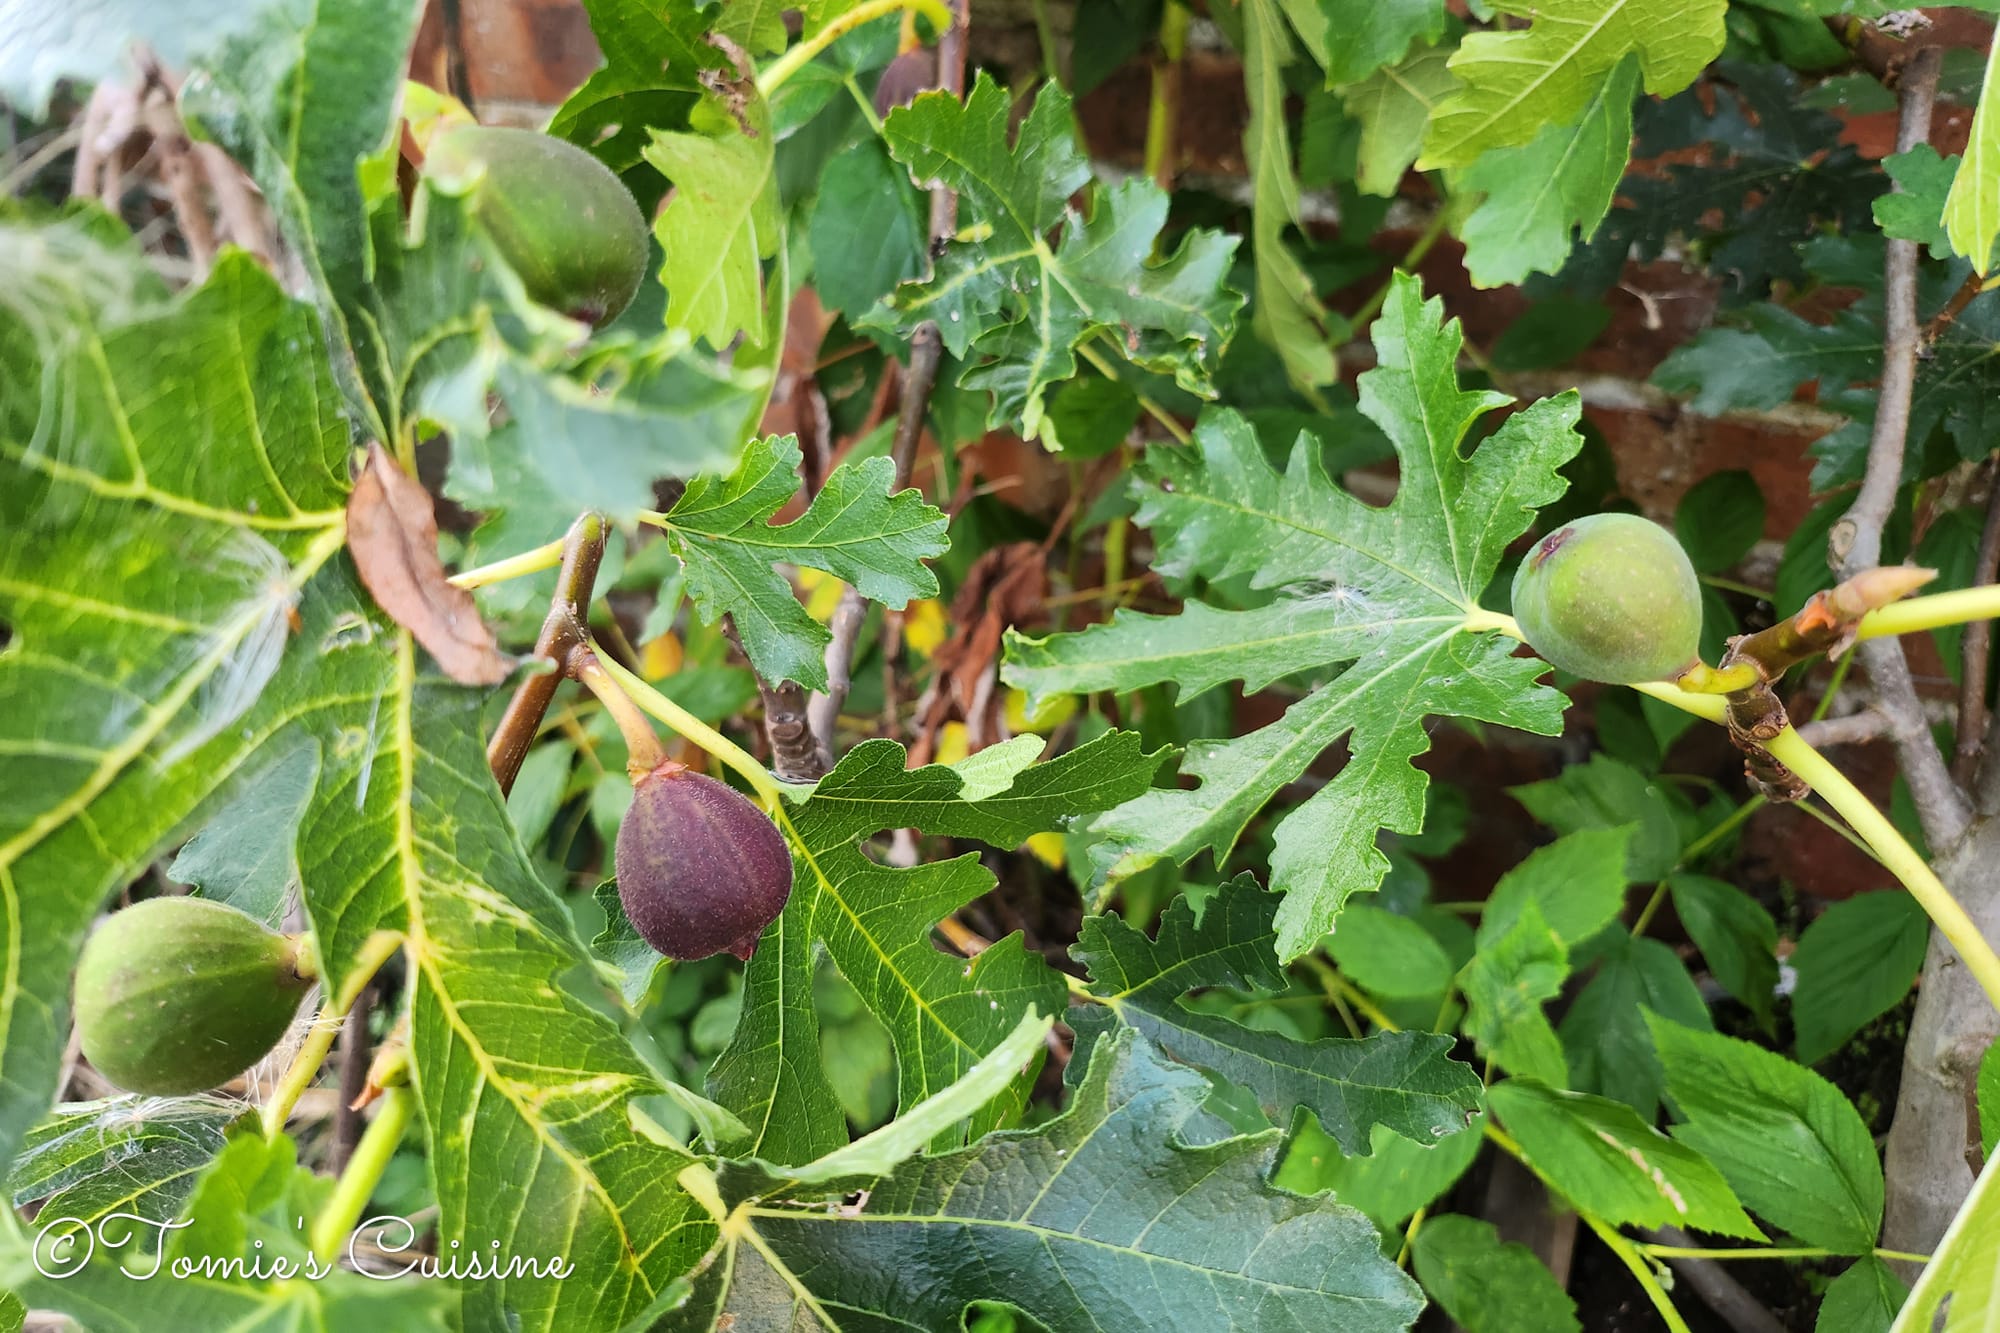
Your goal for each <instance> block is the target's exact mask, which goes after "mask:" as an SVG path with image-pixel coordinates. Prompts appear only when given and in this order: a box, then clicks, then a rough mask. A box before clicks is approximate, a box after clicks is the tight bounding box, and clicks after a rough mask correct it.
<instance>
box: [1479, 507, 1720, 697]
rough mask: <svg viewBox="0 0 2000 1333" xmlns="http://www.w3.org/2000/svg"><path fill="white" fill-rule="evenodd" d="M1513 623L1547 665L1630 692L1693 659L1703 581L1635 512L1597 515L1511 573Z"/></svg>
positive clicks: (1556, 536)
mask: <svg viewBox="0 0 2000 1333" xmlns="http://www.w3.org/2000/svg"><path fill="white" fill-rule="evenodd" d="M1514 618H1515V619H1516V620H1517V621H1519V622H1520V625H1521V632H1522V633H1523V634H1524V635H1525V636H1526V637H1527V640H1528V646H1529V647H1530V648H1533V649H1534V650H1535V652H1536V653H1537V654H1538V655H1540V656H1541V657H1542V658H1543V659H1544V660H1545V661H1547V662H1549V663H1551V664H1553V665H1555V666H1559V667H1561V668H1562V669H1563V670H1565V671H1569V672H1573V673H1574V674H1576V675H1579V676H1582V677H1583V678H1584V679H1586V680H1601V681H1608V682H1610V683H1612V684H1615V685H1634V684H1637V683H1639V682H1640V681H1645V680H1661V679H1664V678H1666V677H1670V676H1676V675H1679V674H1680V672H1682V671H1683V670H1685V669H1686V668H1688V667H1690V666H1692V665H1694V663H1695V661H1696V660H1697V654H1698V646H1699V643H1700V639H1701V584H1700V582H1699V581H1698V580H1697V579H1696V578H1695V573H1694V566H1693V565H1691V564H1689V563H1688V558H1687V552H1685V551H1683V550H1682V549H1681V546H1680V543H1679V542H1677V541H1675V540H1674V537H1673V534H1672V533H1670V532H1668V531H1667V530H1666V529H1665V528H1663V527H1661V526H1660V525H1659V524H1657V523H1653V522H1649V521H1648V520H1646V519H1643V518H1641V517H1639V516H1638V515H1636V514H1594V515H1592V516H1591V517H1589V518H1580V519H1577V520H1576V521H1574V522H1572V523H1565V524H1564V525H1563V526H1562V527H1560V528H1557V529H1556V530H1555V531H1554V532H1551V533H1550V534H1549V535H1548V536H1546V537H1544V538H1542V539H1541V540H1540V541H1539V542H1536V543H1535V548H1534V550H1532V551H1530V552H1528V558H1527V559H1525V560H1523V561H1522V562H1521V567H1520V569H1519V570H1517V571H1516V572H1515V574H1514Z"/></svg>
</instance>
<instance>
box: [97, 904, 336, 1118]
mask: <svg viewBox="0 0 2000 1333" xmlns="http://www.w3.org/2000/svg"><path fill="white" fill-rule="evenodd" d="M316 975H317V969H316V967H315V966H314V961H313V957H312V951H311V946H310V944H309V942H308V941H307V940H306V939H305V938H304V937H301V936H287V935H280V934H279V933H278V932H276V931H274V930H271V929H269V928H267V927H266V926H264V925H263V923H261V922H259V921H255V920H253V919H252V918H250V917H248V916H246V915H244V914H243V913H242V912H239V911H237V910H236V909H235V908H233V907H227V906H224V905H223V904H221V903H217V902H211V901H209V900H207V899H204V898H150V899H147V900H146V901H145V902H142V903H136V904H134V905H133V906H131V907H128V908H126V909H125V910H123V911H121V912H114V913H113V914H112V915H111V916H109V917H107V918H106V919H105V920H104V921H103V922H102V923H101V924H99V926H98V927H97V929H96V930H94V931H93V932H91V935H90V938H89V939H88V940H86V941H85V942H84V946H83V953H82V956H81V957H80V958H79V959H78V960H77V967H76V1030H77V1038H78V1041H79V1043H80V1045H81V1046H82V1048H83V1054H84V1056H85V1057H86V1058H87V1059H88V1060H89V1061H90V1063H91V1066H92V1067H93V1068H95V1069H96V1070H97V1072H98V1073H100V1074H102V1075H104V1077H105V1078H107V1079H109V1080H111V1082H113V1083H115V1084H117V1085H118V1086H119V1087H121V1088H124V1089H126V1090H127V1091H129V1092H138V1093H145V1094H148V1095H152V1096H160V1097H177V1096H183V1095H185V1094H188V1093H195V1092H206V1091H207V1090H208V1089H210V1088H215V1087H219V1086H221V1085H222V1084H224V1083H227V1082H228V1081H229V1080H230V1079H232V1078H234V1077H236V1076H237V1075H238V1074H240V1073H242V1072H243V1071H244V1070H246V1069H248V1068H249V1067H250V1066H251V1065H254V1064H256V1063H257V1062H258V1061H259V1060H261V1059H263V1058H264V1057H265V1056H266V1055H268V1054H270V1052H271V1048H272V1047H274V1046H276V1045H277V1044H278V1039H279V1038H281V1037H283V1036H284V1035H285V1029H286V1028H288V1027H289V1026H291V1022H292V1018H293V1015H295V1014H296V1013H297V1012H298V1007H299V1000H300V998H301V997H303V996H304V995H305V993H306V991H307V990H308V989H310V988H311V986H312V983H313V980H314V978H315V976H316Z"/></svg>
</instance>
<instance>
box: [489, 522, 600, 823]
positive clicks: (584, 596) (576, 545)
mask: <svg viewBox="0 0 2000 1333" xmlns="http://www.w3.org/2000/svg"><path fill="white" fill-rule="evenodd" d="M605 531H606V529H605V523H604V516H603V515H601V514H585V515H583V516H582V517H580V518H578V519H577V521H576V522H575V523H573V524H571V525H570V530H569V535H568V536H566V537H565V538H564V539H563V562H562V572H561V573H559V574H558V575H557V576H556V591H555V596H554V597H552V598H551V599H550V601H549V614H548V617H547V618H546V619H545V620H543V621H542V632H541V634H540V635H538V636H537V637H536V639H535V652H534V655H535V656H536V657H537V658H542V659H545V660H547V661H549V662H551V663H556V664H560V663H561V662H562V661H563V659H564V658H565V656H566V655H567V654H568V652H569V650H570V649H571V648H573V647H575V646H576V645H577V644H578V643H580V642H581V641H582V638H581V630H580V628H579V627H580V626H582V625H584V624H586V623H588V619H589V607H590V596H591V590H592V589H593V588H594V587H595V586H596V584H597V567H598V565H599V564H600V563H601V562H602V561H603V559H604V537H605ZM562 682H563V676H562V672H561V671H560V670H555V671H544V672H541V673H540V674H538V675H533V676H529V677H528V678H527V679H526V680H524V681H522V682H521V684H520V686H519V687H518V688H516V689H515V691H514V697H513V698H512V699H509V700H508V701H507V711H506V712H505V713H503V714H501V717H500V724H499V725H498V726H496V727H495V728H494V729H493V736H492V739H490V740H489V741H487V742H486V762H487V763H488V764H489V765H490V766H491V767H492V769H493V776H494V778H495V779H497V780H498V781H499V783H500V792H501V794H502V795H503V796H504V795H505V794H506V793H508V792H510V791H512V790H513V789H514V779H515V778H516V777H518V776H520V772H521V762H522V761H523V760H524V759H526V758H527V757H528V749H529V747H530V746H532V745H533V744H534V743H535V734H536V732H538V731H539V730H540V729H541V725H542V717H543V715H544V714H546V713H547V712H548V711H549V704H550V703H551V702H553V701H554V699H555V697H556V690H557V689H558V688H560V687H561V685H562Z"/></svg>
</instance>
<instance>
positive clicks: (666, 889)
mask: <svg viewBox="0 0 2000 1333" xmlns="http://www.w3.org/2000/svg"><path fill="white" fill-rule="evenodd" d="M614 868H615V869H616V871H617V874H618V901H619V902H620V903H622V904H624V907H625V918H626V920H628V921H630V922H631V923H632V928H633V929H634V930H636V931H638V932H639V934H640V936H641V938H643V939H644V940H645V941H646V943H648V944H650V945H652V946H653V947H654V948H655V949H657V950H659V951H660V952H661V953H663V954H665V955H666V956H667V957H669V958H679V959H683V960H693V959H696V958H706V957H708V956H709V955H710V954H718V953H721V952H723V951H724V950H725V949H726V950H728V951H729V952H730V953H733V954H735V955H736V956H737V957H738V958H743V959H747V958H749V957H750V954H751V951H752V950H754V949H755V948H756V947H757V938H758V936H760V935H762V934H763V933H764V927H766V926H768V925H770V924H771V922H772V921H774V920H775V919H777V915H778V913H780V912H782V911H784V910H785V900H786V899H787V898H789V897H791V895H792V854H791V853H790V852H789V851H788V850H786V847H785V840H784V837H783V836H782V835H780V834H779V832H778V829H777V826H776V825H775V824H773V823H772V822H771V821H770V820H769V819H767V818H765V816H764V812H763V811H761V810H759V809H758V808H757V807H756V806H755V805H753V804H752V803H751V802H750V800H749V798H748V797H746V796H744V795H743V794H742V793H741V792H739V791H737V790H736V789H735V788H734V787H731V786H729V785H728V784H727V783H722V782H717V781H716V780H715V779H714V778H711V777H704V776H703V775H701V774H700V773H695V772H691V771H690V770H689V769H687V768H686V767H684V766H682V765H680V764H677V763H674V762H672V761H671V760H670V761H668V762H667V763H664V764H661V765H660V766H659V767H658V768H656V769H654V770H653V771H652V772H650V773H647V774H644V775H643V776H641V777H640V778H639V780H638V782H637V783H636V784H634V786H633V788H632V805H631V808H630V809H628V810H627V811H626V812H625V822H624V823H622V824H620V825H619V826H618V848H617V860H616V862H615V863H614Z"/></svg>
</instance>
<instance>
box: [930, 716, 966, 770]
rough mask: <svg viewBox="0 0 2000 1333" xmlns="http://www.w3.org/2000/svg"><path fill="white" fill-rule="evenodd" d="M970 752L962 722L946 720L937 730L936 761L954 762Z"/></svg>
mask: <svg viewBox="0 0 2000 1333" xmlns="http://www.w3.org/2000/svg"><path fill="white" fill-rule="evenodd" d="M971 753H972V744H971V742H970V741H969V740H968V739H967V732H966V730H965V724H964V723H963V722H947V723H945V724H944V726H943V727H942V728H940V729H939V730H938V739H937V762H938V763H940V764H955V763H957V762H958V761H959V760H961V759H963V758H965V757H966V756H967V755H969V754H971Z"/></svg>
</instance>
